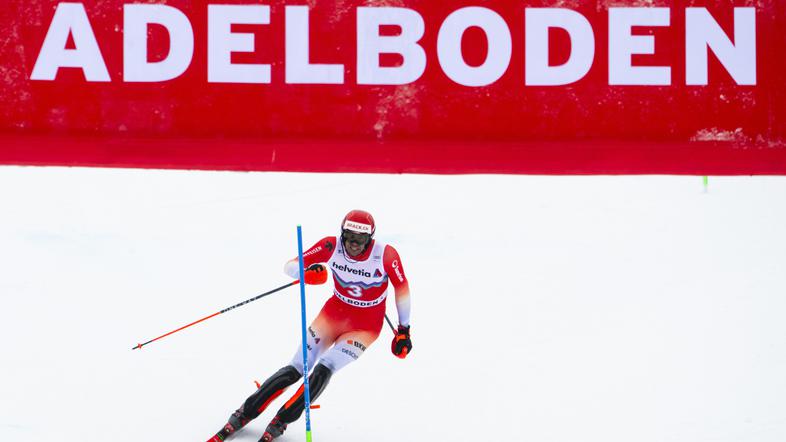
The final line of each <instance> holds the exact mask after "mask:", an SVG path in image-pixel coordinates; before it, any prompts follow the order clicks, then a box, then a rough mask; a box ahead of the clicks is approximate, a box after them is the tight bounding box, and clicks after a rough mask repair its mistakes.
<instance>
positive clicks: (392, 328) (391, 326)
mask: <svg viewBox="0 0 786 442" xmlns="http://www.w3.org/2000/svg"><path fill="white" fill-rule="evenodd" d="M385 320H386V321H388V325H389V326H390V329H391V330H393V334H394V335H396V334H398V331H396V327H393V323H392V322H390V318H388V314H387V313H385Z"/></svg>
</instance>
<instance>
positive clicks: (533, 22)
mask: <svg viewBox="0 0 786 442" xmlns="http://www.w3.org/2000/svg"><path fill="white" fill-rule="evenodd" d="M0 27H1V28H0V29H3V33H2V34H0V164H35V165H92V166H122V167H167V168H168V167H172V168H199V169H234V170H290V171H361V172H415V173H544V174H588V173H609V174H616V173H631V174H634V173H669V174H672V173H676V174H713V175H719V174H786V123H785V121H784V116H786V92H784V88H783V87H782V83H783V78H784V76H783V72H784V71H785V70H786V61H785V60H784V57H783V54H785V53H786V39H784V38H783V36H782V33H781V31H780V30H782V29H786V4H784V3H783V2H779V1H778V0H758V1H753V0H749V1H733V0H725V1H662V0H661V1H659V0H632V1H631V0H628V1H601V0H596V1H590V2H587V1H571V0H560V1H556V0H552V1H533V0H526V1H524V2H510V1H484V2H477V1H474V2H473V1H469V0H457V1H454V2H415V1H412V0H386V1H381V0H380V1H360V0H339V1H335V2H325V3H319V4H317V2H316V1H313V0H309V1H300V2H293V1H289V2H284V1H279V0H275V1H269V2H265V3H260V2H252V1H231V2H229V1H226V0H225V1H224V2H223V3H211V2H208V1H199V0H170V1H159V2H155V3H152V4H151V3H144V4H135V3H124V2H122V1H114V0H103V1H97V0H92V1H83V2H57V1H51V0H46V1H45V0H34V1H31V0H25V1H23V0H5V1H4V2H3V4H2V5H0Z"/></svg>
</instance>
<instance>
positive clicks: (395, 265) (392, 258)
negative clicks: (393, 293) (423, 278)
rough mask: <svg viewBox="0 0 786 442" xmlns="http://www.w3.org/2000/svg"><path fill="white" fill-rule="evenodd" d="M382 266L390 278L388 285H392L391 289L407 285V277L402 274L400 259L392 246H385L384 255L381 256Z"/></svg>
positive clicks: (402, 268)
mask: <svg viewBox="0 0 786 442" xmlns="http://www.w3.org/2000/svg"><path fill="white" fill-rule="evenodd" d="M382 265H383V266H384V267H385V272H387V274H388V276H389V277H390V283H391V284H393V287H400V286H402V285H404V284H406V283H407V276H406V275H405V274H404V266H403V265H402V264H401V258H400V257H399V256H398V252H397V251H396V249H394V248H393V246H385V253H384V254H383V255H382Z"/></svg>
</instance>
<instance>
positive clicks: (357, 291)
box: [347, 285, 363, 298]
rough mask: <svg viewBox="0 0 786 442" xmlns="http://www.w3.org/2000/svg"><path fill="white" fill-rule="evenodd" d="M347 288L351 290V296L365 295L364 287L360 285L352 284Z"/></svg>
mask: <svg viewBox="0 0 786 442" xmlns="http://www.w3.org/2000/svg"><path fill="white" fill-rule="evenodd" d="M347 290H348V291H349V294H350V295H351V296H354V297H356V298H360V297H361V296H363V289H361V288H360V286H357V285H350V286H348V287H347Z"/></svg>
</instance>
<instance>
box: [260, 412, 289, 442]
mask: <svg viewBox="0 0 786 442" xmlns="http://www.w3.org/2000/svg"><path fill="white" fill-rule="evenodd" d="M286 429H287V423H286V422H283V421H282V420H281V418H280V417H278V416H276V417H274V418H273V420H272V421H270V423H269V424H268V426H267V429H266V430H265V434H263V435H262V439H259V442H271V441H272V440H273V439H275V438H277V437H279V436H281V435H282V434H284V430H286Z"/></svg>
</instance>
